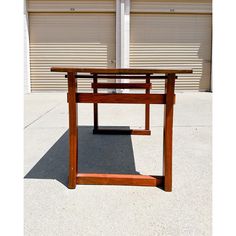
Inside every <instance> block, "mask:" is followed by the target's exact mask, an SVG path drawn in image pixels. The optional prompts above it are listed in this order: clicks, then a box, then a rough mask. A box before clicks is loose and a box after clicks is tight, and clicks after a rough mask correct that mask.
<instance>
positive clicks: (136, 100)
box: [76, 93, 166, 104]
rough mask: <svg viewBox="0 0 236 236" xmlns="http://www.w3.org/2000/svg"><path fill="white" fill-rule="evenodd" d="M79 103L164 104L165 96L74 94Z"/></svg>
mask: <svg viewBox="0 0 236 236" xmlns="http://www.w3.org/2000/svg"><path fill="white" fill-rule="evenodd" d="M76 102H79V103H129V104H165V102H166V95H165V94H111V93H95V94H94V93H76Z"/></svg>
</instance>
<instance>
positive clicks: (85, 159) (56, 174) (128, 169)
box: [25, 126, 140, 186]
mask: <svg viewBox="0 0 236 236" xmlns="http://www.w3.org/2000/svg"><path fill="white" fill-rule="evenodd" d="M106 128H110V127H106ZM113 128H114V127H113ZM118 128H123V129H130V128H129V127H118ZM92 131H93V127H92V126H79V127H78V132H79V139H78V155H79V161H78V168H79V172H81V173H110V174H140V173H139V172H137V171H136V170H135V161H134V152H133V147H132V141H131V136H130V135H99V134H96V135H94V134H93V133H92ZM68 159H69V143H68V130H67V131H66V132H65V133H64V134H63V135H62V136H61V137H60V138H59V139H58V140H57V141H56V142H55V144H54V145H53V146H52V147H51V148H50V149H49V150H48V151H47V153H46V154H45V155H44V156H43V157H42V158H41V159H40V160H39V161H38V162H37V163H36V164H35V166H34V167H33V168H32V169H31V170H30V171H29V172H28V173H27V174H26V175H25V178H27V179H54V180H57V181H59V182H60V183H62V184H64V185H65V186H67V181H68Z"/></svg>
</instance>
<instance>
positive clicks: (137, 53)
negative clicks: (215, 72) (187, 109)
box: [130, 13, 211, 91]
mask: <svg viewBox="0 0 236 236" xmlns="http://www.w3.org/2000/svg"><path fill="white" fill-rule="evenodd" d="M130 67H136V68H163V67H164V68H168V67H171V68H173V67H174V68H193V74H192V75H188V74H186V75H179V79H178V80H177V82H176V89H177V90H181V91H186V90H191V91H193V90H195V91H208V90H209V89H210V77H211V15H207V14H168V13H166V14H158V13H154V14H153V13H148V14H143V13H133V14H131V44H130ZM163 85H164V84H163V81H158V82H155V84H154V85H153V89H154V90H162V89H163Z"/></svg>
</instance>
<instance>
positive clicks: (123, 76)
mask: <svg viewBox="0 0 236 236" xmlns="http://www.w3.org/2000/svg"><path fill="white" fill-rule="evenodd" d="M66 78H67V76H66ZM76 78H78V79H80V78H93V74H87V75H85V74H77V75H76ZM97 78H98V79H136V80H137V79H140V80H143V79H146V75H142V74H138V75H127V74H126V75H123V74H121V75H120V74H113V75H112V74H97ZM150 79H158V80H159V79H167V76H166V75H150ZM176 79H177V76H176Z"/></svg>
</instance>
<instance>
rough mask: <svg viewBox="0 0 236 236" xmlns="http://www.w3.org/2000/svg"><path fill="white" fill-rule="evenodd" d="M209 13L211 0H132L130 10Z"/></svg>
mask: <svg viewBox="0 0 236 236" xmlns="http://www.w3.org/2000/svg"><path fill="white" fill-rule="evenodd" d="M170 11H171V12H177V13H178V12H188V13H211V12H212V1H211V0H171V1H166V0H158V1H157V0H145V1H144V0H132V1H131V12H170Z"/></svg>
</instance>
